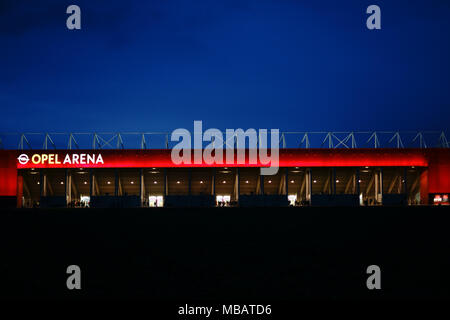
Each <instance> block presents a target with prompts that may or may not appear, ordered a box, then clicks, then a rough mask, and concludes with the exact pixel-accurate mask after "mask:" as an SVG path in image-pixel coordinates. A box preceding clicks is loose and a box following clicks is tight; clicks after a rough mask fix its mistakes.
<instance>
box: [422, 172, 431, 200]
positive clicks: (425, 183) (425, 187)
mask: <svg viewBox="0 0 450 320" xmlns="http://www.w3.org/2000/svg"><path fill="white" fill-rule="evenodd" d="M428 201H429V199H428V168H425V169H424V170H423V171H422V172H421V173H420V204H428Z"/></svg>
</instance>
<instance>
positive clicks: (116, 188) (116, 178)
mask: <svg viewBox="0 0 450 320" xmlns="http://www.w3.org/2000/svg"><path fill="white" fill-rule="evenodd" d="M114 196H116V197H117V196H119V170H117V169H115V170H114Z"/></svg>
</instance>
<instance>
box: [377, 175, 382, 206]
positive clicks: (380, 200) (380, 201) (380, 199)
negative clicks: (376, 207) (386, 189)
mask: <svg viewBox="0 0 450 320" xmlns="http://www.w3.org/2000/svg"><path fill="white" fill-rule="evenodd" d="M379 177H380V182H379V184H380V193H379V194H380V198H379V199H378V200H379V203H380V204H383V168H380V173H379Z"/></svg>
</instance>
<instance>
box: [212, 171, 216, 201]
mask: <svg viewBox="0 0 450 320" xmlns="http://www.w3.org/2000/svg"><path fill="white" fill-rule="evenodd" d="M211 195H212V196H214V201H216V199H215V197H216V168H212V177H211Z"/></svg>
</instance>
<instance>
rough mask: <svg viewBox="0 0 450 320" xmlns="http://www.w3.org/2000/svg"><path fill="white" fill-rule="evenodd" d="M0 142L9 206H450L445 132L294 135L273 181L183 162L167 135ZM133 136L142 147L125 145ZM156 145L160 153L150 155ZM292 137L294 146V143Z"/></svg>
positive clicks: (0, 180) (251, 172)
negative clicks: (151, 145) (176, 161)
mask: <svg viewBox="0 0 450 320" xmlns="http://www.w3.org/2000/svg"><path fill="white" fill-rule="evenodd" d="M427 134H428V135H433V134H434V135H436V137H435V139H434V140H431V138H428V137H427ZM0 137H1V139H0V146H1V147H2V149H3V150H0V199H1V200H0V201H1V205H2V206H17V207H161V206H165V207H183V206H189V207H197V206H198V207H212V206H241V207H250V206H273V207H277V206H289V205H291V206H307V205H308V206H309V205H311V206H338V205H346V206H360V205H362V206H372V205H448V204H449V198H448V197H449V194H450V149H449V144H448V142H447V139H446V137H445V134H444V133H443V132H439V133H435V132H432V133H424V132H417V133H416V132H414V133H413V132H409V133H402V134H401V133H399V132H359V133H353V132H349V133H344V132H340V133H339V132H316V133H308V132H301V133H300V132H296V133H292V132H286V133H283V134H282V135H281V140H282V141H281V145H282V148H281V149H280V150H279V170H278V173H277V174H276V175H273V176H263V175H261V174H260V170H259V169H260V167H261V164H259V163H256V164H249V163H245V164H238V163H232V164H226V165H217V164H206V163H201V164H198V163H197V164H181V165H176V164H174V163H173V161H172V159H171V149H170V146H169V139H168V134H167V133H122V134H119V133H114V134H112V133H110V134H107V133H105V134H99V133H79V134H76V133H73V134H70V133H69V134H31V133H30V134H20V135H16V134H2V135H0ZM130 137H131V138H130ZM408 137H410V138H408ZM127 138H129V139H130V140H129V141H134V142H133V143H131V142H130V143H128V144H126V143H125V141H126V140H127ZM157 138H159V139H162V142H161V143H162V148H158V147H156V148H148V145H149V143H148V142H149V141H152V142H153V141H157ZM83 139H84V140H83ZM289 139H290V141H293V143H292V144H293V145H295V147H288V146H287V145H288V144H289V142H288V140H289ZM314 139H315V140H314ZM427 139H428V140H427ZM82 140H83V141H84V143H82V142H81V141H82ZM406 140H407V141H410V142H411V145H408V146H405V144H406V143H405V141H406ZM58 141H59V142H58ZM314 141H317V143H318V146H317V147H312V145H313V143H314ZM361 141H362V142H361ZM430 141H435V142H436V143H435V144H434V145H427V143H430ZM36 145H37V146H38V147H37V148H35V146H36ZM86 145H89V147H86ZM155 145H156V142H155ZM359 145H363V147H359ZM17 146H18V148H17ZM60 146H64V148H60ZM125 146H127V147H125ZM248 153H249V150H246V156H247V157H248Z"/></svg>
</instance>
